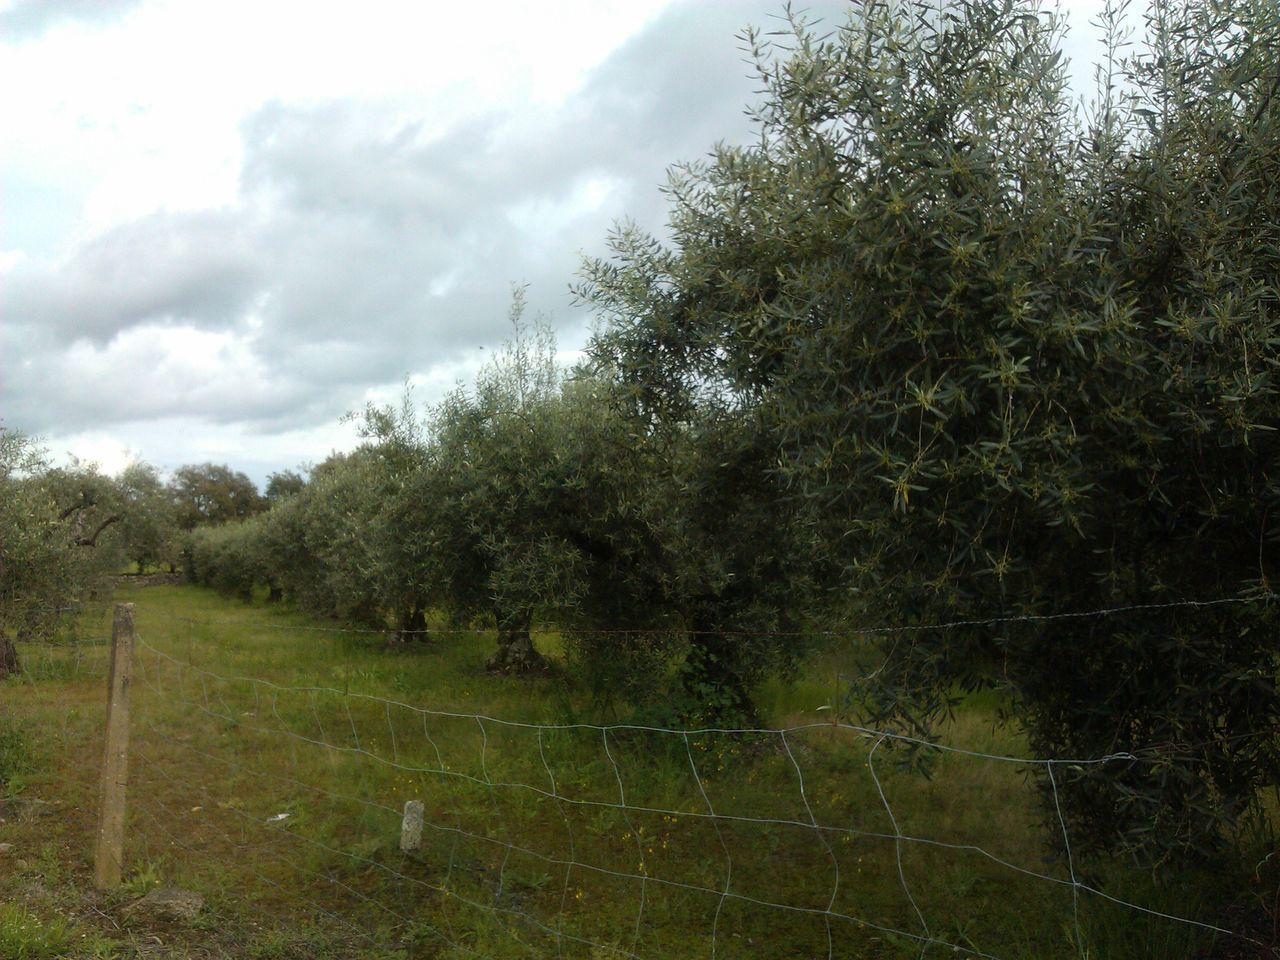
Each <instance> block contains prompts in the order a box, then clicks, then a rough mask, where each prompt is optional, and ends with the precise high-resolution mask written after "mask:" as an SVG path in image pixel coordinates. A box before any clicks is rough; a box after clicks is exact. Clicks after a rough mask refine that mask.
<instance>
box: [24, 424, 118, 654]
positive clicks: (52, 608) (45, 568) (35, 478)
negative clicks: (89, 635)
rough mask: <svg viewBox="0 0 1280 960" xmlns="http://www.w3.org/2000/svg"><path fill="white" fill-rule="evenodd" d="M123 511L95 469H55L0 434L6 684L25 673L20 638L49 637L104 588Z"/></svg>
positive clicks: (29, 447)
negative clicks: (72, 607) (73, 609)
mask: <svg viewBox="0 0 1280 960" xmlns="http://www.w3.org/2000/svg"><path fill="white" fill-rule="evenodd" d="M117 507H118V504H117V503H116V502H115V501H114V498H113V487H112V484H111V482H110V481H109V480H108V479H107V478H105V477H103V476H102V475H101V474H99V473H98V472H97V470H96V468H93V467H91V466H86V465H83V464H78V463H77V464H73V465H71V466H69V467H63V468H56V469H55V468H51V467H50V466H49V464H48V461H47V460H46V458H45V454H44V451H43V450H42V449H41V448H40V447H39V446H38V445H36V444H35V443H34V442H33V441H32V440H31V439H30V438H28V437H26V436H25V435H23V434H20V433H17V432H14V431H10V430H7V429H5V428H2V427H0V677H4V676H7V675H9V674H12V673H18V672H20V670H21V663H20V662H19V659H18V653H17V648H16V647H15V645H14V639H15V638H17V639H22V638H25V637H46V636H48V635H49V634H51V633H52V632H53V630H54V629H55V628H56V627H57V626H58V624H59V623H60V622H61V620H62V618H63V614H64V613H65V612H66V610H67V608H68V607H69V606H70V605H72V604H74V603H77V602H80V601H84V600H89V599H92V598H93V597H94V596H95V595H101V593H102V591H103V590H104V589H105V588H106V586H107V578H108V577H109V576H110V575H111V574H112V573H114V572H115V571H116V570H117V569H118V567H119V563H120V557H121V553H120V552H119V544H118V542H117V541H116V540H115V538H114V533H115V529H116V527H115V525H116V523H117V521H118V520H119V519H120V514H119V513H118V512H117Z"/></svg>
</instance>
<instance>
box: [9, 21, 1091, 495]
mask: <svg viewBox="0 0 1280 960" xmlns="http://www.w3.org/2000/svg"><path fill="white" fill-rule="evenodd" d="M1098 5H1099V0H1070V2H1066V3H1064V6H1065V8H1066V10H1065V12H1066V13H1067V14H1068V16H1069V18H1070V23H1071V24H1072V32H1071V34H1070V35H1069V37H1068V42H1067V53H1068V55H1069V56H1071V57H1072V58H1073V61H1074V63H1075V65H1076V71H1077V73H1079V74H1080V75H1081V76H1084V75H1085V74H1086V73H1087V64H1088V62H1089V61H1090V60H1091V59H1092V58H1093V56H1094V53H1095V48H1096V41H1095V40H1094V33H1093V32H1092V31H1091V30H1090V29H1089V28H1088V20H1089V18H1090V17H1091V16H1092V15H1094V13H1095V12H1096V9H1097V7H1098ZM797 7H800V5H799V4H797ZM781 9H782V7H781V2H780V0H774V2H765V0H544V2H542V3H535V2H529V0H524V2H507V0H490V2H489V3H487V4H485V5H484V6H483V7H482V8H473V9H471V10H467V9H465V7H464V5H462V4H443V3H422V2H409V0H364V2H362V3H361V4H359V5H356V4H352V3H350V2H343V3H337V2H332V0H307V2H298V0H219V2H218V3H208V2H201V0H7V2H6V0H0V89H4V90H6V91H8V93H7V94H6V96H5V97H3V98H0V129H3V130H4V131H5V135H4V137H3V138H0V425H2V426H4V427H5V428H7V429H11V430H20V431H22V432H24V433H27V434H31V435H36V436H38V437H40V438H41V439H42V441H43V443H44V445H45V447H46V448H47V449H48V450H49V451H50V453H51V454H53V455H55V456H56V457H59V458H65V457H67V456H76V457H79V458H81V459H85V460H91V461H96V462H97V463H99V464H100V466H101V467H102V469H104V470H105V471H107V472H115V471H118V470H119V469H120V468H122V467H123V466H124V465H125V464H126V463H127V462H129V461H130V460H134V459H141V460H145V461H147V462H149V463H151V464H154V465H155V466H157V467H159V468H160V469H161V470H163V471H172V470H173V469H175V468H177V467H178V466H181V465H182V464H186V463H202V462H206V461H211V462H215V463H226V464H229V465H231V466H232V467H233V468H235V469H238V470H243V471H244V472H246V473H247V474H249V475H250V476H251V477H252V478H254V479H255V480H256V481H257V482H258V483H259V484H261V483H262V482H263V481H264V480H265V478H266V476H267V475H268V474H269V473H271V472H273V471H278V470H283V469H296V468H298V467H299V466H305V465H307V464H312V463H317V462H319V461H321V460H323V459H324V458H325V457H326V456H328V455H329V453H331V452H333V451H335V450H345V449H350V448H351V447H352V446H354V445H355V443H356V442H358V439H357V437H356V434H355V432H354V427H353V425H352V424H351V423H349V422H347V423H344V422H341V418H342V416H343V414H344V413H346V412H347V411H351V410H358V409H362V408H363V407H364V405H365V404H366V403H367V402H375V403H381V402H387V401H391V400H395V399H396V398H397V397H398V396H399V394H400V392H401V390H402V389H403V385H404V383H405V381H406V380H408V381H409V382H411V383H412V384H413V385H414V396H415V398H416V399H417V400H418V401H419V402H420V403H422V404H428V403H431V402H433V401H435V400H438V399H439V398H440V397H442V396H443V395H444V394H445V393H446V392H447V391H448V390H450V389H452V388H453V387H454V386H455V385H457V384H459V383H464V384H465V383H467V382H469V381H470V379H471V378H472V376H473V375H474V373H475V371H476V369H477V368H478V367H479V366H480V365H481V364H482V363H483V362H484V361H485V358H486V357H487V356H488V355H491V354H492V352H493V351H494V350H495V349H497V348H500V346H501V344H502V342H503V340H504V339H505V338H506V337H508V336H509V334H510V324H509V321H508V317H507V315H508V307H509V305H510V301H511V291H512V287H513V285H524V286H526V287H527V296H528V303H529V310H530V312H531V313H533V314H536V315H539V316H541V317H543V318H545V319H546V320H547V321H548V322H549V323H550V324H551V325H552V326H553V327H554V328H555V330H556V332H557V335H558V339H559V344H560V348H561V350H562V352H563V354H564V355H565V357H566V358H572V357H573V356H575V354H576V351H578V350H580V349H581V347H582V346H583V345H584V343H585V342H586V339H587V337H588V335H589V331H590V325H591V319H592V318H591V316H590V314H589V313H588V312H587V311H586V310H585V309H584V308H583V307H582V306H580V305H576V304H575V303H574V302H573V301H572V298H571V295H570V292H569V286H570V283H571V282H572V281H573V280H574V276H575V271H576V269H577V267H578V264H579V263H580V262H581V259H582V257H583V256H584V255H602V254H604V253H605V252H606V238H607V236H608V233H609V231H610V229H611V227H612V226H613V225H614V224H616V223H617V222H619V221H621V220H623V219H630V220H633V221H635V222H636V223H638V224H639V225H641V226H643V227H646V228H648V229H650V230H655V231H661V229H662V227H663V224H664V222H665V210H666V205H665V201H664V199H663V196H662V194H661V191H660V187H661V185H662V184H663V182H664V181H665V179H666V171H667V169H668V168H669V167H670V166H671V165H672V164H674V163H676V162H679V161H687V160H696V159H698V158H701V157H703V156H705V155H706V154H707V153H708V151H709V150H710V149H711V148H712V146H713V145H714V144H715V143H716V142H717V141H727V142H745V141H746V140H748V139H749V138H750V134H751V126H750V123H749V121H748V120H747V118H746V117H745V115H744V110H745V108H746V107H748V106H749V105H750V104H751V103H752V102H753V100H754V99H755V98H754V94H753V90H754V88H755V83H754V81H753V79H752V77H751V75H750V69H749V67H748V64H747V63H746V61H745V54H744V51H743V50H742V43H741V41H740V39H738V36H739V35H740V33H741V31H742V29H743V28H744V27H746V26H747V25H749V24H752V25H755V26H757V27H760V28H762V29H764V30H770V29H777V28H778V27H779V26H780V22H779V20H778V15H779V14H780V13H781ZM803 9H804V10H805V11H807V16H809V17H810V18H811V19H816V20H820V21H823V22H825V23H826V24H828V25H834V24H837V23H839V22H842V21H843V19H844V17H845V16H846V14H847V11H848V10H849V9H850V4H848V3H847V2H841V0H812V2H808V3H805V4H804V5H803ZM1082 82H1083V81H1082Z"/></svg>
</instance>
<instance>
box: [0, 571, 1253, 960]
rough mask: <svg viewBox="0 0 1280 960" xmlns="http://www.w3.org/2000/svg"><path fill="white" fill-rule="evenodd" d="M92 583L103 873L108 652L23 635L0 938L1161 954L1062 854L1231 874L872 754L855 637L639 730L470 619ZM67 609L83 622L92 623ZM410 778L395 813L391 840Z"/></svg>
mask: <svg viewBox="0 0 1280 960" xmlns="http://www.w3.org/2000/svg"><path fill="white" fill-rule="evenodd" d="M117 599H119V600H125V601H131V602H133V603H135V604H136V621H137V628H138V637H139V643H138V649H137V654H136V658H135V665H134V670H135V678H134V684H133V688H132V713H133V716H132V723H131V752H130V763H131V766H130V783H129V817H128V828H127V837H126V853H127V867H126V882H125V885H124V888H123V889H121V890H119V891H113V892H111V893H108V894H98V893H95V892H94V891H92V889H91V883H90V876H91V859H92V842H93V836H94V829H95V809H96V790H97V771H98V766H99V763H100V759H101V752H102V730H103V725H104V724H103V719H104V710H105V672H106V668H105V665H106V656H107V647H106V646H105V645H104V644H102V643H100V642H86V643H83V644H81V645H64V646H48V647H39V648H36V647H27V648H24V649H23V655H24V657H25V659H26V665H27V667H28V672H27V676H26V677H25V678H19V679H14V680H10V681H7V682H5V683H4V684H3V685H2V686H0V697H2V698H3V699H2V701H0V703H2V704H3V710H2V711H0V797H3V798H4V799H3V800H0V817H2V818H3V823H0V842H5V843H8V844H11V848H10V849H9V850H8V851H7V852H6V853H3V854H0V903H3V904H4V907H3V909H0V958H5V960H8V958H27V957H33V958H34V957H74V958H80V957H101V958H112V957H134V956H137V957H156V956H160V957H193V958H194V957H233V958H267V957H387V958H390V957H398V958H409V957H424V958H425V957H440V958H462V957H477V958H479V957H483V958H517V957H544V956H557V957H559V956H563V957H585V958H615V957H630V956H638V957H643V958H650V957H652V958H695V957H712V956H714V957H717V958H726V960H727V958H746V957H771V958H773V957H776V958H797V960H799V958H823V957H836V958H891V957H919V956H926V957H942V956H964V955H979V956H982V955H986V956H994V957H1000V958H1024V957H1025V958H1056V957H1062V958H1068V957H1075V958H1080V957H1089V958H1111V957H1150V958H1161V957H1167V958H1175V957H1176V958H1184V957H1195V956H1207V955H1211V954H1210V953H1209V952H1208V951H1212V950H1213V949H1215V946H1214V940H1215V938H1214V935H1213V934H1212V933H1210V932H1207V931H1205V930H1203V929H1200V928H1196V927H1194V926H1190V925H1187V924H1184V923H1178V922H1173V921H1170V920H1166V919H1162V918H1160V917H1157V916H1154V915H1153V914H1151V913H1145V912H1142V911H1139V910H1135V909H1133V908H1131V907H1128V906H1122V905H1117V904H1115V903H1112V902H1110V901H1108V900H1107V899H1106V898H1104V897H1102V896H1099V895H1098V894H1096V893H1093V892H1090V890H1088V889H1084V888H1083V887H1073V886H1072V884H1071V882H1070V880H1071V871H1072V868H1074V870H1075V872H1076V879H1077V880H1078V881H1079V882H1080V883H1081V884H1084V885H1087V886H1088V887H1092V888H1096V889H1100V890H1103V891H1105V892H1106V893H1107V894H1109V895H1110V896H1113V897H1117V898H1120V899H1123V900H1128V901H1131V902H1133V903H1136V904H1140V905H1142V906H1145V907H1147V908H1149V909H1151V910H1155V911H1159V912H1163V913H1169V914H1174V915H1177V916H1184V917H1191V918H1197V919H1201V920H1203V921H1206V922H1217V921H1218V920H1219V919H1220V918H1221V917H1222V916H1226V915H1227V914H1226V913H1225V912H1224V911H1225V907H1226V901H1227V900H1228V899H1229V898H1230V896H1238V894H1235V893H1233V891H1236V890H1238V889H1240V888H1241V887H1242V886H1243V885H1244V881H1240V880H1239V879H1238V878H1236V877H1235V876H1233V875H1228V874H1227V873H1225V872H1218V873H1216V874H1209V875H1202V876H1187V877H1179V878H1164V879H1162V880H1161V882H1159V883H1157V882H1156V881H1155V880H1154V879H1153V878H1150V877H1147V876H1145V875H1143V874H1142V873H1140V872H1137V871H1133V870H1130V869H1127V868H1125V867H1124V866H1123V865H1120V864H1077V863H1068V861H1067V858H1066V857H1065V856H1063V855H1062V853H1061V851H1060V849H1059V847H1058V846H1055V845H1053V844H1051V843H1050V840H1051V839H1052V838H1053V837H1055V836H1057V837H1058V838H1060V837H1061V827H1060V825H1059V824H1058V823H1057V822H1056V820H1054V819H1052V818H1051V817H1047V815H1046V813H1045V811H1044V809H1043V808H1042V806H1041V805H1040V803H1039V800H1038V795H1037V790H1036V787H1035V782H1034V772H1035V771H1034V769H1033V768H1032V767H1031V766H1030V765H1026V764H1018V763H1011V762H1007V761H1003V760H998V759H989V758H984V757H979V756H974V755H972V754H969V753H960V752H946V753H941V754H940V755H939V757H938V759H937V762H936V763H935V764H934V765H933V768H932V771H931V775H930V776H929V777H927V778H926V777H923V776H921V775H919V774H917V773H912V772H910V771H907V770H902V769H898V767H899V764H898V763H897V761H898V760H899V759H900V754H898V753H896V752H895V751H894V750H893V747H892V745H891V744H889V743H884V742H881V741H880V740H878V739H877V738H875V737H872V736H867V735H865V734H864V733H862V732H859V731H857V730H854V729H850V728H848V727H846V726H839V725H836V724H834V723H832V722H831V721H832V718H833V717H834V716H835V711H833V710H832V709H831V707H832V704H833V700H834V699H835V698H836V695H837V692H838V687H837V684H836V683H835V678H836V677H837V675H838V674H839V673H841V672H844V673H849V672H850V671H852V670H856V669H857V668H858V666H857V657H856V656H855V655H854V653H853V652H849V651H844V652H841V651H828V652H826V653H823V654H819V655H815V656H814V657H813V658H812V659H811V660H810V661H809V662H808V663H807V664H806V666H805V669H804V670H803V671H802V674H801V677H800V678H799V679H797V680H795V681H794V682H789V683H776V684H773V685H771V686H770V687H768V688H767V689H766V690H764V691H763V692H762V696H761V705H762V708H763V711H762V712H763V716H764V717H765V719H766V721H767V726H768V727H769V728H771V729H772V732H734V733H698V732H693V733H689V732H684V731H660V730H649V729H639V728H635V727H626V726H620V725H619V724H622V723H624V715H623V714H622V713H621V712H619V708H617V707H615V709H614V711H613V712H611V713H609V714H608V715H604V716H601V715H597V714H596V713H593V711H592V708H591V706H590V704H589V702H588V698H587V697H586V696H585V694H584V693H583V692H582V691H581V690H580V689H578V688H577V687H576V686H575V685H574V683H573V682H572V681H571V679H570V678H569V677H568V675H567V674H566V673H564V672H563V671H559V670H557V671H553V672H552V673H551V674H550V675H548V676H545V677H539V678H536V679H531V680H513V679H508V678H501V677H493V676H489V675H487V674H485V673H484V672H483V663H484V659H485V657H486V655H487V654H488V652H489V647H490V645H491V643H492V638H491V637H490V636H488V635H487V634H485V633H483V632H480V633H467V632H462V633H446V634H441V635H439V636H437V637H433V638H432V640H431V642H429V643H425V644H419V645H413V646H412V647H410V648H407V649H406V648H398V649H391V648H389V647H388V646H387V644H386V641H385V639H384V638H382V637H381V636H379V635H374V634H361V633H356V632H345V631H341V630H333V629H329V625H327V624H323V623H317V622H315V621H312V620H309V619H308V618H306V617H303V616H301V615H298V614H296V613H292V612H289V611H287V610H285V609H282V608H279V607H268V606H266V605H263V604H261V603H255V604H253V605H245V604H240V603H236V602H233V601H226V600H223V599H221V598H218V597H216V596H215V595H213V594H211V593H209V592H206V591H202V590H198V589H195V588H190V587H177V586H149V587H147V586H140V585H137V586H129V587H126V588H124V589H123V591H122V593H121V595H120V596H119V597H117ZM85 616H86V620H85V622H84V623H83V624H82V625H81V627H80V630H79V634H80V635H81V637H82V638H85V639H87V640H88V641H94V640H98V639H100V638H102V637H103V636H104V635H105V634H106V632H108V629H109V628H108V626H107V624H108V621H109V611H105V610H103V611H98V612H96V613H94V614H92V615H90V614H86V615H85ZM536 639H537V642H538V644H539V646H540V648H541V649H542V650H543V651H544V652H546V653H547V654H549V655H550V656H551V657H552V658H553V660H555V659H556V658H558V657H559V655H560V651H559V649H558V644H557V638H556V637H555V636H554V635H553V634H545V635H541V636H538V637H537V638H536ZM994 717H995V705H994V704H993V703H991V702H990V700H989V698H988V699H987V700H983V699H974V700H973V701H971V702H968V703H966V704H965V705H963V706H962V708H961V709H960V710H959V711H958V713H957V716H956V718H955V720H954V722H953V723H952V724H951V725H950V726H949V728H948V729H947V730H946V735H945V739H944V742H945V743H946V744H947V745H950V746H954V747H957V748H961V749H962V750H966V751H976V752H980V753H987V754H994V755H1011V756H1017V755H1021V754H1022V753H1023V752H1024V748H1023V745H1022V744H1021V743H1020V741H1019V738H1018V737H1017V735H1016V734H1014V733H1012V732H1010V731H1007V730H1003V729H1001V728H1000V727H999V726H998V725H997V724H996V723H995V720H994ZM570 718H572V720H573V721H574V722H573V723H570V722H569V720H570ZM586 721H591V723H587V722H586ZM593 724H599V725H593ZM778 730H786V731H787V732H786V733H779V732H777V731H778ZM1041 769H1043V768H1041ZM410 800H416V801H419V802H421V803H422V804H423V808H424V811H425V829H424V832H423V840H422V845H421V847H420V849H418V850H416V851H413V852H410V853H404V852H402V851H401V850H400V828H401V813H402V810H403V808H404V804H405V802H406V801H410ZM1055 831H1056V834H1055ZM904 838H909V839H904ZM161 885H163V886H179V887H183V888H186V889H191V890H195V891H198V892H199V893H201V894H202V895H203V896H204V897H205V899H206V907H205V910H204V912H203V914H202V915H201V917H200V918H199V919H198V920H196V921H195V922H194V923H187V924H178V923H167V922H150V923H144V922H137V921H135V922H129V921H126V920H125V919H123V917H122V915H121V913H120V909H119V908H120V907H121V905H122V904H124V903H126V902H128V901H130V900H132V899H134V898H136V897H138V896H139V895H141V894H142V893H144V892H145V891H146V890H147V889H149V888H151V887H156V886H161ZM1273 893H1274V891H1273ZM1217 939H1218V941H1219V946H1218V948H1217V949H1220V948H1221V943H1222V942H1223V941H1224V940H1227V939H1230V938H1223V937H1221V936H1219V937H1218V938H1217Z"/></svg>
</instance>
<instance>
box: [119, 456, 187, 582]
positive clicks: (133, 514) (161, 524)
mask: <svg viewBox="0 0 1280 960" xmlns="http://www.w3.org/2000/svg"><path fill="white" fill-rule="evenodd" d="M115 486H116V489H117V496H118V500H119V502H120V512H121V520H120V527H121V529H120V536H121V538H122V540H123V542H124V550H125V554H126V557H127V559H128V560H130V561H131V562H133V563H136V564H137V565H138V570H139V571H140V572H141V571H142V570H143V569H144V568H146V567H147V566H160V565H167V566H169V568H170V569H172V568H173V566H174V564H175V562H176V559H177V552H178V545H177V533H178V527H177V517H176V507H175V504H174V502H173V499H172V497H171V496H170V494H169V491H168V490H167V489H166V487H165V484H164V481H162V480H161V479H160V474H159V473H158V472H157V471H156V468H155V467H153V466H152V465H151V464H149V463H144V462H142V461H137V462H134V463H131V464H129V465H128V466H127V467H125V469H124V470H123V471H121V473H120V475H119V476H118V477H117V478H116V481H115Z"/></svg>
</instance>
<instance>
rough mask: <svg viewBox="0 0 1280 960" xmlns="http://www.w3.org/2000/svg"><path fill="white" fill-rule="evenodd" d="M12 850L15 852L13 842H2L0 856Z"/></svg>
mask: <svg viewBox="0 0 1280 960" xmlns="http://www.w3.org/2000/svg"><path fill="white" fill-rule="evenodd" d="M11 852H13V844H12V843H0V857H2V856H4V855H5V854H6V853H11Z"/></svg>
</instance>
